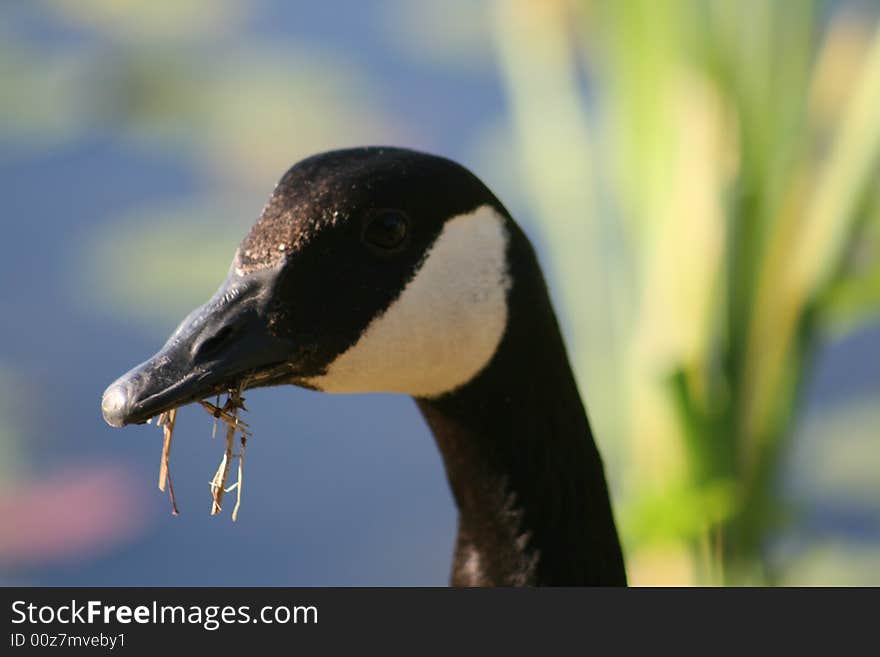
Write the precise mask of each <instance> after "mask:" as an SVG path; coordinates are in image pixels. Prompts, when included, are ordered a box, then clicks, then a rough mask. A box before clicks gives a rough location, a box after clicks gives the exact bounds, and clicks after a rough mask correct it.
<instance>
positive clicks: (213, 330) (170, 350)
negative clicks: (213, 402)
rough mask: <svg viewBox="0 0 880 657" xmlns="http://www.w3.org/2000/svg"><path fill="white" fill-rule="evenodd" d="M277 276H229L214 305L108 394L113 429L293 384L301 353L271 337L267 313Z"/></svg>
mask: <svg viewBox="0 0 880 657" xmlns="http://www.w3.org/2000/svg"><path fill="white" fill-rule="evenodd" d="M272 273H273V272H272V271H271V270H264V271H262V272H256V273H252V274H248V275H245V276H240V275H238V274H236V273H235V272H230V274H229V276H228V277H227V279H226V281H225V282H224V283H223V285H221V286H220V289H219V290H217V293H216V294H215V295H214V296H213V297H212V298H211V300H210V301H208V302H207V303H206V304H205V305H203V306H201V307H199V308H196V309H195V310H194V311H193V312H191V313H190V314H189V315H188V316H187V317H186V319H184V320H183V322H181V324H180V326H178V327H177V330H176V331H174V333H173V334H172V335H171V337H170V338H169V339H168V342H166V343H165V346H164V347H162V349H161V350H160V351H159V352H158V353H157V354H156V355H155V356H153V357H152V358H150V359H149V360H148V361H146V362H144V363H141V364H140V365H138V366H137V367H135V368H134V369H132V370H130V371H129V372H127V373H126V374H123V375H122V376H121V377H119V378H118V379H116V381H114V382H113V383H112V384H110V386H109V387H108V388H107V390H105V391H104V397H103V399H102V401H101V410H102V412H103V414H104V419H105V420H106V421H107V424H110V425H111V426H114V427H121V426H125V425H126V424H140V423H143V422H146V421H147V420H148V419H150V418H151V417H153V416H155V415H158V414H159V413H162V412H164V411H167V410H170V409H172V408H177V407H178V406H183V405H184V404H188V403H190V402H193V401H197V400H200V399H205V398H208V397H212V396H214V395H215V394H218V393H221V392H225V391H227V390H230V389H234V388H238V387H239V386H241V387H242V388H247V387H255V386H262V385H273V384H277V383H283V382H285V381H286V380H287V379H289V378H290V376H291V374H290V365H289V363H290V360H291V359H292V358H293V355H294V350H293V349H292V348H291V345H290V343H289V342H288V341H286V340H282V339H280V338H277V337H275V336H273V335H272V334H271V333H270V331H269V328H268V321H267V318H266V314H265V309H266V306H267V299H268V298H269V296H270V295H271V283H272Z"/></svg>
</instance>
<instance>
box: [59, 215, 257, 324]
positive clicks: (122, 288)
mask: <svg viewBox="0 0 880 657" xmlns="http://www.w3.org/2000/svg"><path fill="white" fill-rule="evenodd" d="M236 207H238V205H237V204H233V203H231V202H230V203H228V204H224V203H221V202H219V201H218V200H216V199H214V200H205V201H201V202H189V203H184V204H181V205H168V206H164V207H162V206H159V207H145V208H140V209H138V210H134V211H132V212H130V213H128V214H127V215H126V216H123V217H119V218H116V219H114V220H113V221H112V222H109V223H107V224H105V225H103V226H100V227H99V228H98V230H99V232H98V233H97V234H95V235H89V236H88V237H87V238H86V240H85V241H84V243H83V244H82V247H81V248H82V251H81V258H80V262H79V263H78V266H77V267H76V271H79V272H82V273H81V278H74V279H73V280H71V282H70V283H71V285H73V286H74V288H75V291H73V290H72V291H71V297H72V298H74V299H80V300H81V302H83V303H86V304H87V305H88V306H89V307H90V308H94V309H96V310H98V311H100V312H103V313H105V314H106V315H107V316H108V317H111V318H116V320H117V321H120V322H122V323H129V322H132V321H134V322H136V323H140V324H142V325H143V326H145V327H146V328H147V329H148V330H150V329H153V328H156V327H158V328H159V329H161V330H166V329H167V328H168V327H169V326H170V325H173V323H175V322H177V321H180V320H181V319H183V317H184V316H185V315H186V314H187V313H188V312H189V311H190V310H192V309H193V308H194V307H195V306H197V305H199V304H201V303H203V302H205V301H207V299H208V298H209V297H210V296H211V295H212V294H213V293H214V291H215V290H216V289H217V287H218V286H219V285H220V283H221V282H222V281H223V279H224V278H225V276H226V272H227V271H228V269H229V266H230V263H231V262H232V256H233V254H234V253H235V249H236V247H237V246H238V243H239V242H240V241H241V239H242V237H244V235H245V233H246V232H247V229H248V228H249V227H250V225H251V223H253V221H254V220H255V219H256V216H249V215H246V214H244V213H243V212H241V213H238V212H236V211H235V208H236ZM83 290H86V291H87V292H86V294H85V296H83V292H82V291H83ZM157 332H158V331H157Z"/></svg>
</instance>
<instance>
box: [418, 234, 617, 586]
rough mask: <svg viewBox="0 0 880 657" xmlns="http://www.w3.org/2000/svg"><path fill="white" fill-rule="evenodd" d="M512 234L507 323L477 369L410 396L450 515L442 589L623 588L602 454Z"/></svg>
mask: <svg viewBox="0 0 880 657" xmlns="http://www.w3.org/2000/svg"><path fill="white" fill-rule="evenodd" d="M508 226H509V230H510V231H511V235H510V241H509V244H508V264H509V274H510V277H511V280H512V285H511V288H510V291H509V293H508V294H509V297H508V299H509V303H508V307H509V309H508V321H507V329H506V331H505V334H504V336H503V338H502V340H501V343H500V345H499V347H498V349H497V351H496V353H495V355H494V356H493V358H492V360H491V361H490V363H489V364H488V365H487V367H486V368H485V369H484V370H483V371H482V372H481V373H480V374H479V375H477V377H476V378H475V379H473V380H472V381H470V382H469V383H467V384H466V385H464V386H462V387H461V388H458V389H456V390H454V391H452V392H450V393H447V394H445V395H443V396H441V397H438V398H433V399H417V400H416V401H417V404H418V406H419V409H420V410H421V412H422V414H423V416H424V417H425V419H426V421H427V422H428V425H429V426H430V428H431V430H432V432H433V434H434V437H435V439H436V441H437V445H438V447H439V449H440V452H441V454H442V457H443V460H444V463H445V466H446V474H447V477H448V479H449V484H450V487H451V489H452V492H453V496H454V498H455V502H456V504H457V506H458V510H459V528H458V538H457V542H456V549H455V558H454V562H453V568H452V584H453V585H458V586H485V585H496V586H505V585H506V586H522V585H560V586H581V585H608V586H614V585H625V584H626V573H625V569H624V564H623V556H622V553H621V548H620V542H619V540H618V536H617V530H616V527H615V524H614V517H613V514H612V510H611V504H610V500H609V494H608V488H607V485H606V481H605V475H604V471H603V466H602V461H601V458H600V456H599V452H598V450H597V448H596V444H595V442H594V440H593V435H592V431H591V429H590V424H589V420H588V419H587V415H586V412H585V410H584V407H583V404H582V402H581V398H580V395H579V394H578V390H577V386H576V384H575V380H574V376H573V374H572V371H571V367H570V365H569V362H568V357H567V354H566V351H565V346H564V343H563V341H562V336H561V334H560V331H559V327H558V324H557V321H556V317H555V315H554V313H553V309H552V306H551V304H550V300H549V296H548V294H547V288H546V285H545V283H544V279H543V276H542V275H541V271H540V268H539V266H538V264H537V260H536V258H535V255H534V252H533V250H532V248H531V246H530V244H529V242H528V240H527V239H526V238H525V236H524V235H522V233H521V232H520V231H519V228H518V227H517V226H516V225H515V224H514V223H513V222H509V223H508Z"/></svg>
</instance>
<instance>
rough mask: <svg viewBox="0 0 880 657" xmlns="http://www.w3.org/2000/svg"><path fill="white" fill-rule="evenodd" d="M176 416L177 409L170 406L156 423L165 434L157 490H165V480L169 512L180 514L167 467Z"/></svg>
mask: <svg viewBox="0 0 880 657" xmlns="http://www.w3.org/2000/svg"><path fill="white" fill-rule="evenodd" d="M176 416H177V409H176V408H172V409H171V410H170V411H168V412H166V413H162V414H161V415H160V416H159V420H158V422H156V424H157V425H158V426H160V427H162V430H163V432H164V435H165V439H164V442H163V444H162V460H161V461H160V463H159V490H161V491H163V492H164V491H165V482H166V481H167V482H168V496H169V497H170V498H171V513H173V514H174V515H180V511H179V510H178V509H177V501H176V500H175V499H174V486H173V485H172V484H171V470H170V469H169V467H168V456H169V454H170V453H171V438H172V437H173V436H174V419H175V417H176Z"/></svg>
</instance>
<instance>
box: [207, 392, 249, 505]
mask: <svg viewBox="0 0 880 657" xmlns="http://www.w3.org/2000/svg"><path fill="white" fill-rule="evenodd" d="M242 387H243V385H239V387H238V388H236V389H235V390H230V391H229V393H228V396H227V398H226V402H225V403H224V404H223V408H220V407H219V406H217V405H215V404H212V403H211V402H207V401H201V402H199V403H200V404H201V405H202V407H203V408H204V409H205V410H206V411H208V412H209V413H210V414H211V415H213V416H214V418H215V419H219V420H222V421H223V422H224V423H225V424H226V450H225V452H224V453H223V458H222V459H221V461H220V465H219V466H218V468H217V472H216V473H215V474H214V478H213V479H212V480H211V496H212V498H213V503H212V505H211V515H212V516H213V515H217V514H218V513H220V511H221V510H222V508H223V507H222V503H223V495H224V494H225V493H229V492H232V491H233V490H234V491H236V500H235V507H234V508H233V510H232V520H233V522H235V521H236V520H237V519H238V509H239V507H240V506H241V489H242V475H243V473H244V452H245V447H246V445H247V439H248V436H249V435H250V432H249V431H248V424H247V423H246V422H244V421H243V420H241V419H239V417H238V411H239V409H241V410H247V409H246V408H245V407H244V398H243V397H242V396H241V389H242ZM236 432H238V433H239V434H240V436H241V446H240V448H239V451H238V453H237V454H235V453H233V451H232V450H233V448H234V445H235V434H236ZM234 458H237V459H238V481H236V482H235V483H234V484H233V485H232V486H230V487H228V488H227V487H226V482H227V480H228V479H229V468H230V466H231V465H232V459H234Z"/></svg>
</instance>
